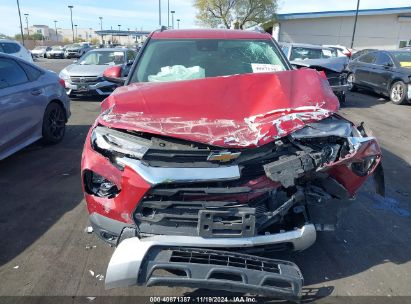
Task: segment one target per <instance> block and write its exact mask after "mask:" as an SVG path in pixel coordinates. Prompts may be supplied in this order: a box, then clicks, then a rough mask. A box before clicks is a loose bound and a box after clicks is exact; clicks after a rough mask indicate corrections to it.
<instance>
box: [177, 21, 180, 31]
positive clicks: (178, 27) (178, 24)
mask: <svg viewBox="0 0 411 304" xmlns="http://www.w3.org/2000/svg"><path fill="white" fill-rule="evenodd" d="M180 21H181V19H177V29H180Z"/></svg>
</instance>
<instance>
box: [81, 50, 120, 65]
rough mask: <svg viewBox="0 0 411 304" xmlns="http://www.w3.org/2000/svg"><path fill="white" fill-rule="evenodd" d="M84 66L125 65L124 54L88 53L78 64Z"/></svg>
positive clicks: (108, 52) (115, 52)
mask: <svg viewBox="0 0 411 304" xmlns="http://www.w3.org/2000/svg"><path fill="white" fill-rule="evenodd" d="M78 63H79V64H82V65H91V64H93V65H116V64H123V63H124V52H121V51H95V52H88V53H86V54H85V55H84V56H83V57H82V58H81V59H80V60H79V62H78Z"/></svg>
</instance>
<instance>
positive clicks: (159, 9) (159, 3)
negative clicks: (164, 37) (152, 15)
mask: <svg viewBox="0 0 411 304" xmlns="http://www.w3.org/2000/svg"><path fill="white" fill-rule="evenodd" d="M158 24H159V25H160V28H161V0H158Z"/></svg>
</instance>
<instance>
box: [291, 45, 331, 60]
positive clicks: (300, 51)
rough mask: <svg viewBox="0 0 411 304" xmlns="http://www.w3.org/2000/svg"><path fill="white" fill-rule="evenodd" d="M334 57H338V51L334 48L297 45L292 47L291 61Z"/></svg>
mask: <svg viewBox="0 0 411 304" xmlns="http://www.w3.org/2000/svg"><path fill="white" fill-rule="evenodd" d="M333 57H337V51H336V50H333V49H328V48H327V49H320V48H310V47H302V46H297V47H293V48H292V49H291V55H290V61H293V60H304V59H326V58H333Z"/></svg>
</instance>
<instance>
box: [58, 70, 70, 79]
mask: <svg viewBox="0 0 411 304" xmlns="http://www.w3.org/2000/svg"><path fill="white" fill-rule="evenodd" d="M59 77H60V78H61V79H63V80H66V81H68V80H70V75H69V74H68V73H67V71H66V69H63V70H61V72H60V74H59Z"/></svg>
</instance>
